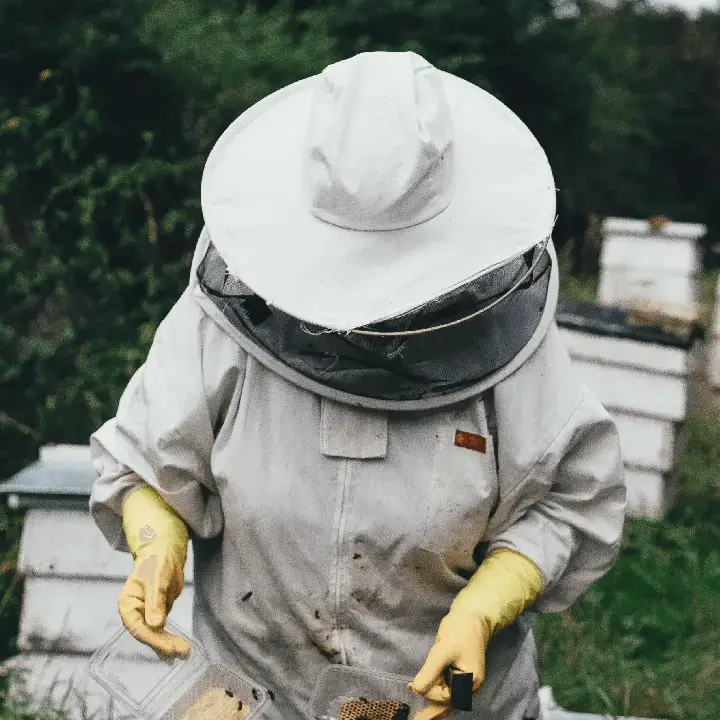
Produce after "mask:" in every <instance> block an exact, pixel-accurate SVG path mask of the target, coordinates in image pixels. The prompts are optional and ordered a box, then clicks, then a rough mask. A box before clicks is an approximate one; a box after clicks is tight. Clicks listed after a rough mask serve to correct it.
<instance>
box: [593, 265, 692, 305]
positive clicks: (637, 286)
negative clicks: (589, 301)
mask: <svg viewBox="0 0 720 720" xmlns="http://www.w3.org/2000/svg"><path fill="white" fill-rule="evenodd" d="M699 294H700V291H699V286H698V281H697V278H696V277H694V276H686V275H682V274H671V273H660V272H654V271H652V270H650V271H649V272H648V271H646V270H642V269H638V268H601V270H600V277H599V281H598V301H599V302H600V303H601V304H603V305H618V306H622V305H627V304H629V303H632V302H634V301H636V300H651V301H657V302H667V303H670V304H672V305H687V306H690V305H694V304H695V303H697V301H698V298H699Z"/></svg>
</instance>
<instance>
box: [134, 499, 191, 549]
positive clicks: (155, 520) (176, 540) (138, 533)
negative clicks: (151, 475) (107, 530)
mask: <svg viewBox="0 0 720 720" xmlns="http://www.w3.org/2000/svg"><path fill="white" fill-rule="evenodd" d="M123 530H124V531H125V537H126V539H127V544H128V548H129V549H130V552H131V554H132V556H133V558H137V556H138V554H139V553H140V552H141V551H142V550H143V549H144V548H146V547H148V546H150V545H152V544H158V543H162V544H163V545H171V546H174V547H176V548H177V549H178V550H180V551H182V552H183V553H185V554H187V546H188V542H189V534H188V529H187V525H185V521H184V520H183V519H182V518H181V517H180V516H179V515H178V514H177V512H175V510H173V509H172V508H171V507H170V505H168V504H167V502H165V500H164V499H163V498H162V497H161V496H160V494H159V493H158V492H157V490H155V488H153V487H150V486H149V485H146V486H144V487H141V488H139V489H137V490H134V491H133V492H131V493H129V494H128V496H127V497H126V498H125V502H124V504H123Z"/></svg>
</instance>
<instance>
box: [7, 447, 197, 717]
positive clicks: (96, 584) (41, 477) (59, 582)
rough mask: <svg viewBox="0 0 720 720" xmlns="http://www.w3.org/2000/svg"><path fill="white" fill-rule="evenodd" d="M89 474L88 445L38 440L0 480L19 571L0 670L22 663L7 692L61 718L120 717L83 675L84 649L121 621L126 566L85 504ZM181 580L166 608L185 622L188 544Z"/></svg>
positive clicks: (89, 652)
mask: <svg viewBox="0 0 720 720" xmlns="http://www.w3.org/2000/svg"><path fill="white" fill-rule="evenodd" d="M94 479H95V473H94V472H93V469H92V466H91V464H90V449H89V448H88V447H68V446H58V447H55V448H43V449H42V450H41V454H40V459H39V461H38V462H37V463H34V464H33V465H30V466H29V467H28V468H26V469H25V470H23V471H22V472H20V473H18V474H17V475H16V476H14V477H13V478H11V479H10V480H9V481H8V482H6V483H4V484H3V485H2V486H0V491H1V492H2V493H3V494H6V495H7V500H8V505H10V506H11V507H14V508H20V509H27V510H28V512H27V515H26V520H25V524H24V526H23V534H22V539H21V546H20V557H19V562H18V565H19V568H18V569H19V572H20V573H21V575H22V576H23V577H24V591H23V599H22V611H21V617H20V628H19V632H18V646H19V650H20V654H19V655H18V656H16V657H14V658H12V659H11V660H10V661H9V662H8V663H6V664H5V668H4V669H5V670H11V671H17V670H20V671H22V672H23V675H22V676H20V675H19V676H17V678H15V679H14V680H13V682H12V683H11V692H12V694H13V695H14V696H16V697H20V696H25V697H30V698H32V700H33V701H34V702H41V701H42V702H45V701H46V702H48V703H49V704H50V705H51V706H53V707H58V706H60V705H63V706H65V707H66V709H67V710H68V712H69V714H70V717H71V718H77V720H80V719H81V718H83V717H84V715H83V713H84V712H85V713H86V714H88V715H89V716H90V717H92V718H93V720H105V719H106V718H107V719H108V720H109V718H113V720H119V719H120V718H124V717H129V716H128V715H127V714H124V711H123V710H122V708H119V707H118V706H117V705H115V707H112V703H111V702H110V699H109V697H108V695H107V694H106V693H105V691H104V690H103V689H102V688H101V687H100V686H98V685H96V684H95V683H94V681H93V680H92V679H91V678H89V676H88V671H87V663H88V661H89V659H90V656H91V655H92V654H93V653H94V652H95V650H97V649H98V648H99V647H101V646H102V645H103V644H104V643H105V642H106V641H107V640H108V639H109V638H110V636H111V635H112V634H113V633H115V632H116V631H117V630H119V629H120V628H121V627H122V624H121V622H120V618H119V615H118V611H117V605H116V599H117V596H118V594H119V592H120V589H121V588H122V585H123V583H124V582H125V580H126V578H127V576H128V575H129V573H130V571H131V570H132V560H131V558H130V556H129V555H127V554H126V553H121V552H117V551H115V550H112V549H111V548H110V547H109V545H108V543H107V541H106V540H105V538H104V537H103V536H102V534H101V533H100V531H99V530H98V529H97V527H96V525H95V523H94V522H93V521H92V519H91V517H90V514H89V512H88V509H87V508H88V497H89V495H90V489H91V486H92V483H93V481H94ZM186 583H187V587H186V589H185V591H184V592H183V593H182V594H181V596H180V598H179V599H178V601H177V603H176V604H175V606H174V607H173V610H172V612H171V614H170V618H171V619H172V620H174V621H175V622H176V623H177V624H178V625H180V626H181V627H183V628H184V629H186V630H188V631H189V630H190V629H191V610H192V600H193V587H192V583H193V580H192V548H191V549H190V552H189V557H188V564H187V566H186Z"/></svg>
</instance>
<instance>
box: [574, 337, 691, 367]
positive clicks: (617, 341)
mask: <svg viewBox="0 0 720 720" xmlns="http://www.w3.org/2000/svg"><path fill="white" fill-rule="evenodd" d="M560 337H561V338H562V339H563V342H564V343H565V347H567V350H568V352H569V353H570V355H571V357H573V358H577V359H583V360H590V361H594V362H597V363H602V364H607V365H618V366H624V367H629V368H633V367H634V368H640V369H642V370H649V371H652V372H656V373H660V374H662V375H678V376H681V377H686V376H687V375H688V374H689V373H690V372H691V370H692V363H691V358H690V356H689V353H688V352H687V351H686V350H683V349H682V348H674V347H667V346H663V345H658V344H656V343H647V342H637V341H636V340H628V339H626V338H617V337H608V336H604V335H593V334H591V333H587V332H582V331H578V330H569V329H567V328H560Z"/></svg>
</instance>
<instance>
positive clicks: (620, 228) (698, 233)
mask: <svg viewBox="0 0 720 720" xmlns="http://www.w3.org/2000/svg"><path fill="white" fill-rule="evenodd" d="M603 232H604V234H605V235H606V236H607V235H615V234H617V235H649V234H657V235H662V236H665V237H677V238H692V239H694V240H699V239H700V238H701V237H703V236H704V235H705V233H706V232H707V227H706V226H705V225H702V224H700V223H681V222H668V223H666V224H665V225H664V226H663V227H662V228H661V229H660V230H657V231H655V230H653V229H652V226H651V225H650V221H649V220H640V219H635V218H619V217H609V218H606V219H605V221H604V222H603Z"/></svg>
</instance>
